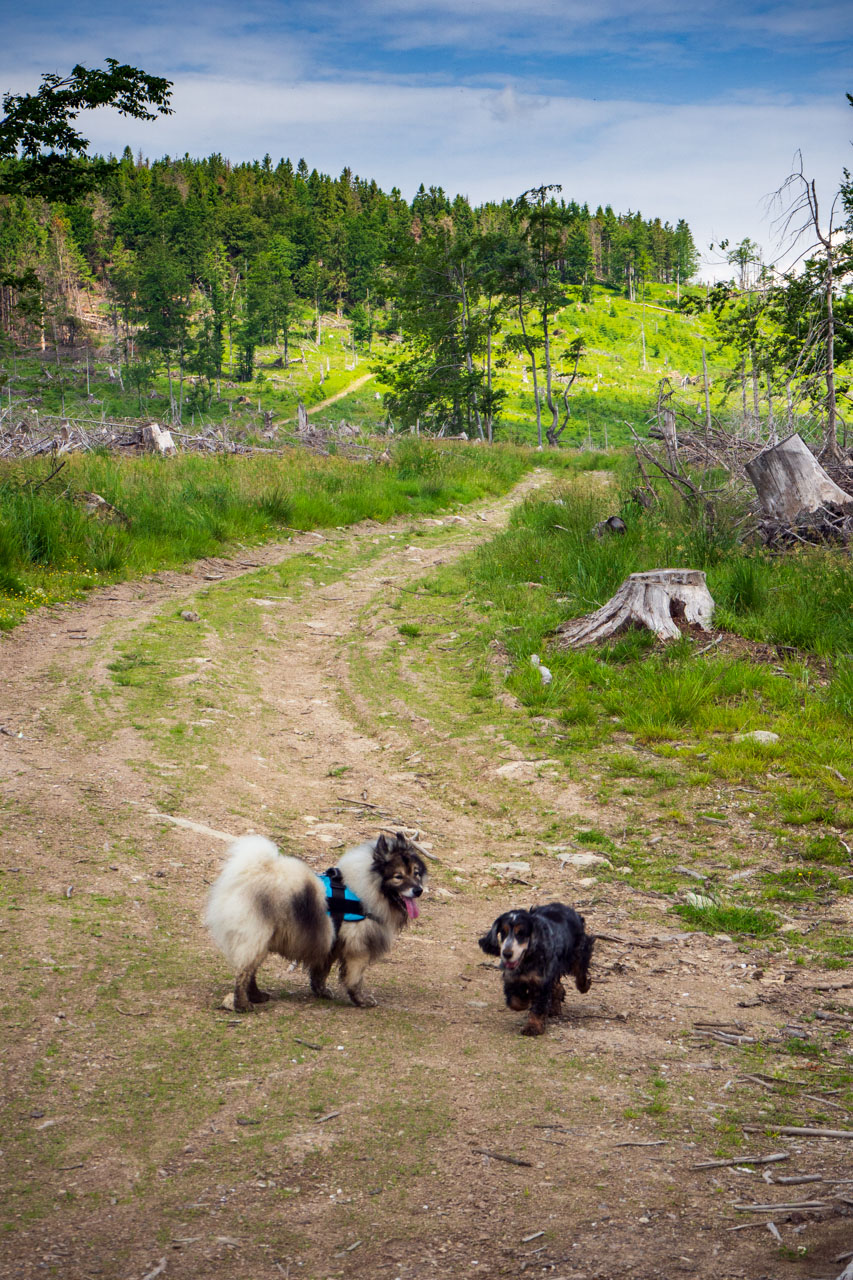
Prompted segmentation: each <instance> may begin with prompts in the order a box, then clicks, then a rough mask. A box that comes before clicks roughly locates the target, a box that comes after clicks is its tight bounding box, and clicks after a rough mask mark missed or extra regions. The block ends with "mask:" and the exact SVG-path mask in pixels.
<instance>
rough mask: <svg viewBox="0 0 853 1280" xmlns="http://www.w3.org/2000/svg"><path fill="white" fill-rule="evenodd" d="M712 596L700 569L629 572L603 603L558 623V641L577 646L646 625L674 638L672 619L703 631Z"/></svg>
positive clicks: (708, 621) (661, 635) (660, 636)
mask: <svg viewBox="0 0 853 1280" xmlns="http://www.w3.org/2000/svg"><path fill="white" fill-rule="evenodd" d="M713 613H714V601H713V599H712V597H711V593H710V592H709V590H708V586H707V583H706V582H705V575H704V573H703V572H702V570H701V569H654V570H652V571H651V572H650V573H632V574H631V576H630V577H629V578H626V580H625V581H624V582H623V583H622V586H621V587H620V588H619V590H618V591H617V592H616V595H615V596H613V598H612V599H611V600H608V602H607V604H605V605H602V606H601V608H600V609H597V610H596V612H595V613H591V614H587V615H586V616H585V617H583V618H572V619H571V621H569V622H564V623H562V625H561V626H559V627H558V628H557V636H558V644H559V645H560V647H561V648H564V649H577V648H580V647H581V646H582V645H586V644H594V643H595V642H596V641H597V640H609V639H611V638H612V637H613V636H616V635H619V634H620V632H623V631H627V630H628V628H629V627H647V628H648V629H649V631H653V632H654V634H655V635H656V636H657V637H658V639H660V640H677V639H678V637H679V636H680V635H681V632H680V630H679V628H678V626H677V625H676V621H683V622H685V623H689V624H691V625H693V626H698V627H701V628H702V630H703V631H708V630H709V629H710V626H711V618H712V617H713Z"/></svg>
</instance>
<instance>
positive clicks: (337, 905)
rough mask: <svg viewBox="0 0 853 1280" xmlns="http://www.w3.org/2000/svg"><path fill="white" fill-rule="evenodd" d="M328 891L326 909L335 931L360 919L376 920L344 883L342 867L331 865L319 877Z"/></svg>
mask: <svg viewBox="0 0 853 1280" xmlns="http://www.w3.org/2000/svg"><path fill="white" fill-rule="evenodd" d="M317 878H318V880H320V882H321V883H322V885H323V887H324V889H325V891H326V910H327V911H328V913H329V915H330V916H331V917H332V924H333V925H334V926H335V933H337V931H338V929H340V927H341V925H342V924H355V923H357V922H358V921H359V920H374V919H375V918H376V917H375V916H372V915H371V914H370V912H369V911H368V910H367V908H366V907H365V906H364V905H363V904H362V902H361V899H360V898H357V897H356V895H355V894H354V893H353V892H352V890H351V889H348V888H347V886H346V884H345V883H344V878H343V875H342V874H341V870H340V867H329V869H328V870H327V871H324V872H323V874H322V875H321V876H318V877H317Z"/></svg>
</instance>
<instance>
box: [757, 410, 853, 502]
mask: <svg viewBox="0 0 853 1280" xmlns="http://www.w3.org/2000/svg"><path fill="white" fill-rule="evenodd" d="M745 469H746V473H747V475H748V476H749V478H750V480H751V481H752V483H753V484H754V485H755V488H756V492H757V493H758V498H759V501H760V503H761V506H762V508H763V509H764V511H765V513H766V514H767V515H768V516H771V517H773V518H775V519H778V520H783V521H787V522H789V523H792V524H793V523H794V522H795V521H796V519H797V517H798V516H800V515H802V514H804V513H806V514H809V513H811V512H813V511H817V510H819V509H820V508H821V507H840V508H841V509H842V510H844V511H851V510H853V497H851V496H850V494H849V493H845V492H844V490H843V489H840V488H839V487H838V485H837V484H836V483H835V481H834V480H831V479H830V477H829V476H828V475H827V474H826V472H825V471H824V469H823V467H822V466H821V465H820V463H819V462H818V460H817V458H816V457H815V456H814V454H813V453H812V452H811V450H810V449H809V448H808V446H807V445H806V444H805V443H804V442H803V440H802V438H801V437H800V436H799V435H797V433H796V432H795V433H794V434H793V435H792V436H788V437H787V438H786V439H785V440H781V441H780V442H779V444H776V445H773V447H772V448H770V449H765V450H764V451H763V453H759V454H758V456H757V457H755V458H753V459H752V461H751V462H747V463H746V468H745Z"/></svg>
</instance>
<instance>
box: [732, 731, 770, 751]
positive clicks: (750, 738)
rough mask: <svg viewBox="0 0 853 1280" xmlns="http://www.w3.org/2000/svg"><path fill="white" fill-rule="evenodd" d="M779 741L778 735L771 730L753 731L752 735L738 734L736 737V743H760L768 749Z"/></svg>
mask: <svg viewBox="0 0 853 1280" xmlns="http://www.w3.org/2000/svg"><path fill="white" fill-rule="evenodd" d="M778 741H779V735H778V733H771V732H770V730H769V729H753V730H752V732H751V733H738V734H736V735H735V742H760V743H761V744H762V745H763V746H767V747H769V746H771V745H772V744H773V743H774V742H778Z"/></svg>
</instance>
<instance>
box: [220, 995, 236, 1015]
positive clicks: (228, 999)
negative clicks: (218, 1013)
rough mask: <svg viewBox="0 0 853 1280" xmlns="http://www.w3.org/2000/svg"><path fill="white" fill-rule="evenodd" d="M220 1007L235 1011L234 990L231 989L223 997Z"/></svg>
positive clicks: (230, 1011) (231, 1011)
mask: <svg viewBox="0 0 853 1280" xmlns="http://www.w3.org/2000/svg"><path fill="white" fill-rule="evenodd" d="M219 1007H220V1009H227V1010H228V1012H229V1013H233V1012H234V992H233V991H229V992H228V995H227V996H224V997H223V1000H222V1004H221V1005H220V1006H219Z"/></svg>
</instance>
